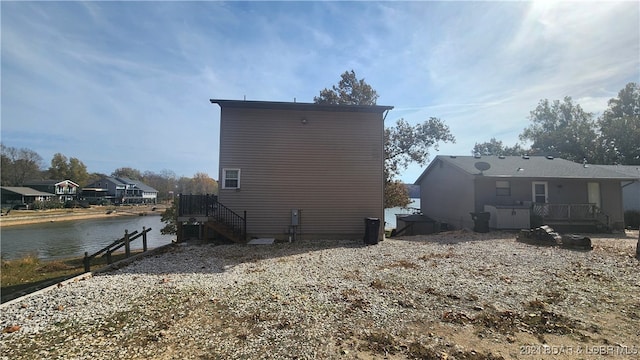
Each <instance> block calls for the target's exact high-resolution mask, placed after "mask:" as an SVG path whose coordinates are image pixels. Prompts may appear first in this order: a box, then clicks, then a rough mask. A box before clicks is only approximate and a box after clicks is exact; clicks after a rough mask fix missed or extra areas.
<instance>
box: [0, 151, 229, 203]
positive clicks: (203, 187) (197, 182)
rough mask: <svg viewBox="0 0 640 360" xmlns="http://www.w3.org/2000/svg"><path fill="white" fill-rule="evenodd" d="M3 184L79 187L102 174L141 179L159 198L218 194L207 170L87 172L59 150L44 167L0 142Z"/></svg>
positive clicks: (31, 154) (30, 154)
mask: <svg viewBox="0 0 640 360" xmlns="http://www.w3.org/2000/svg"><path fill="white" fill-rule="evenodd" d="M0 157H1V161H2V162H1V166H2V172H0V182H1V184H2V186H22V185H23V184H24V183H25V182H27V181H33V180H66V179H68V180H71V181H73V182H75V183H77V184H78V185H80V187H86V186H87V185H89V184H91V183H93V182H95V181H98V180H100V179H101V178H103V177H107V176H111V177H126V178H129V179H132V180H137V181H140V182H142V183H144V184H146V185H148V186H151V187H152V188H154V189H156V190H158V200H161V201H162V200H170V199H172V198H173V197H174V196H176V195H177V194H179V193H183V194H217V193H218V182H217V181H216V180H214V179H212V178H210V177H209V175H207V174H206V173H203V172H198V173H196V174H195V175H194V176H193V177H191V178H189V177H184V176H182V177H178V176H177V175H176V173H175V172H173V171H171V170H162V171H160V172H159V173H156V172H153V171H144V172H142V171H140V170H138V169H134V168H130V167H121V168H118V169H115V170H114V171H113V172H112V173H111V174H109V175H107V174H103V173H95V172H94V173H89V172H88V171H87V167H86V165H85V164H84V163H83V162H82V161H80V160H79V159H77V158H74V157H71V158H67V157H66V156H64V155H63V154H61V153H56V154H54V155H53V157H52V159H51V162H50V166H49V167H46V166H45V163H44V160H43V158H42V157H41V156H40V155H39V154H38V153H37V152H35V151H33V150H31V149H27V148H21V149H17V148H14V147H9V146H5V145H4V144H0Z"/></svg>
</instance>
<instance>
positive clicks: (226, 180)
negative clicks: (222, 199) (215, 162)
mask: <svg viewBox="0 0 640 360" xmlns="http://www.w3.org/2000/svg"><path fill="white" fill-rule="evenodd" d="M222 188H223V189H240V169H222Z"/></svg>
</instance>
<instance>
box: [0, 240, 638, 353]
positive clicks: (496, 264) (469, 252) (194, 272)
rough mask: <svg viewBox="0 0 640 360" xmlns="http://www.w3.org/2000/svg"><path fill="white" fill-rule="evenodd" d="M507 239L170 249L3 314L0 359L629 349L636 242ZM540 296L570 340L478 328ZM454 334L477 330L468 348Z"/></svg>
mask: <svg viewBox="0 0 640 360" xmlns="http://www.w3.org/2000/svg"><path fill="white" fill-rule="evenodd" d="M514 238H515V236H514V234H510V233H490V234H475V233H468V232H452V233H446V234H442V235H437V236H423V237H411V238H404V239H387V240H385V241H383V242H381V243H379V244H378V245H374V246H363V245H361V244H360V243H356V242H353V241H327V242H316V243H294V244H288V243H285V244H274V245H254V246H248V245H226V246H213V245H177V246H175V247H174V248H173V249H171V250H170V251H168V252H166V253H164V254H159V255H156V256H152V257H148V258H144V259H141V260H139V261H136V262H134V263H132V264H130V265H128V266H126V267H123V268H121V269H118V270H115V271H112V272H109V273H104V274H96V275H94V276H93V277H89V278H87V279H84V280H78V281H73V282H70V283H68V284H66V285H64V286H62V287H58V288H55V289H53V290H50V291H46V292H43V293H39V294H36V295H33V296H28V297H25V298H22V299H20V300H19V301H16V302H12V303H11V304H8V305H7V304H4V305H2V307H1V310H2V314H1V315H0V327H2V328H3V329H5V331H4V332H3V333H2V334H1V339H2V342H1V343H0V358H2V359H33V358H43V359H113V358H121V359H147V358H154V359H209V358H225V359H231V358H233V359H235V358H247V359H256V358H265V359H266V358H301V359H313V358H322V359H327V358H329V359H330V358H368V357H369V358H370V357H374V358H375V357H380V358H383V357H385V356H391V358H416V357H423V358H427V355H428V354H432V353H433V354H436V355H438V354H439V355H440V356H442V355H443V354H444V355H446V356H448V358H456V356H457V358H465V356H467V355H468V354H476V355H478V354H480V355H482V354H484V355H482V356H485V357H477V358H492V357H491V356H495V357H493V358H500V357H503V358H522V356H520V357H518V348H519V346H523V345H524V344H530V343H531V342H532V341H544V340H545V338H544V336H547V339H552V340H555V339H556V338H555V337H554V336H560V335H562V336H568V337H567V338H566V342H567V343H570V344H574V343H575V344H585V341H586V340H585V338H587V339H588V341H587V342H586V343H588V344H593V345H596V344H600V343H602V342H605V341H606V342H608V343H609V344H616V346H619V347H627V346H638V342H637V339H638V336H640V330H638V329H640V307H639V305H640V292H639V291H638V290H639V289H640V280H639V278H640V277H639V276H638V270H639V266H638V260H636V259H634V258H633V257H631V256H630V254H631V253H633V252H634V251H635V248H632V246H633V245H635V241H633V240H632V239H631V240H630V239H622V240H620V239H617V240H616V239H604V240H602V242H601V243H598V242H596V245H597V246H596V250H594V251H589V252H586V251H572V250H567V249H559V248H551V247H535V246H531V245H526V244H522V243H518V242H515V241H514ZM598 244H604V245H603V246H599V245H598ZM538 300H539V301H541V302H542V303H543V304H544V305H542V306H543V307H544V309H545V310H544V311H546V312H547V313H553V314H557V315H561V316H562V317H563V318H566V319H570V320H571V324H573V325H572V326H573V328H572V329H573V331H572V333H571V334H569V335H566V334H561V333H558V334H550V335H541V334H533V333H532V332H531V331H530V329H531V328H524V329H520V330H515V331H511V332H508V331H507V332H504V331H498V330H499V329H493V330H492V331H489V330H486V329H479V328H478V326H479V324H478V322H477V321H474V320H473V319H479V318H480V317H479V314H485V313H486V314H496V313H497V314H504V313H505V312H506V311H508V312H510V313H515V314H525V315H523V316H526V314H528V313H529V312H531V309H530V306H531V304H532V303H533V302H536V301H538ZM545 314H546V313H545ZM611 314H622V315H620V316H621V318H625V319H626V320H625V321H614V320H612V319H611V318H610V316H614V315H611ZM529 316H540V314H537V315H536V314H530V315H529ZM443 324H444V325H443ZM612 324H615V325H612ZM436 325H437V326H436ZM12 327H13V328H12ZM17 327H19V329H18V330H17V331H13V332H11V331H12V330H16V329H17ZM490 330H491V329H490ZM440 331H444V332H443V333H440ZM447 331H450V332H447ZM459 331H475V332H474V333H473V334H474V338H475V340H474V341H476V342H471V340H469V342H466V340H465V339H459V338H456V337H455V336H456V332H459ZM487 334H488V335H487ZM536 336H537V338H536ZM559 338H560V339H562V337H559ZM536 339H538V340H536ZM580 339H582V340H580ZM497 343H504V344H507V345H501V346H497V347H495V348H493V347H492V346H493V345H491V344H497ZM472 346H473V347H474V348H471V347H472ZM490 351H491V352H490ZM465 354H466V355H465ZM490 354H491V355H490ZM480 355H478V356H480Z"/></svg>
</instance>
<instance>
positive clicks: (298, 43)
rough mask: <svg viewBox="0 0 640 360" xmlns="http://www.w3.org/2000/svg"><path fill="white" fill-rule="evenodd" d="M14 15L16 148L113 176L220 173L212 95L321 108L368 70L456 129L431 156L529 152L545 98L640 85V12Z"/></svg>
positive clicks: (104, 9) (469, 8)
mask: <svg viewBox="0 0 640 360" xmlns="http://www.w3.org/2000/svg"><path fill="white" fill-rule="evenodd" d="M1 16H2V23H1V27H2V29H1V30H2V69H1V74H0V76H1V81H2V93H1V101H2V103H1V105H2V107H1V116H2V117H1V121H2V123H1V129H2V143H3V144H4V145H6V146H11V147H16V148H23V147H25V148H28V149H31V150H34V151H36V152H37V153H38V154H40V155H41V156H42V157H43V160H44V162H45V165H46V166H47V167H48V165H49V163H50V161H51V158H52V156H53V154H55V153H62V154H63V155H65V156H67V157H76V158H78V159H80V160H81V161H82V162H83V163H84V164H85V165H86V166H87V170H88V171H89V172H101V173H106V174H110V173H111V172H112V171H113V170H115V169H116V168H119V167H132V168H136V169H138V170H140V171H143V172H144V171H153V172H161V171H162V170H172V171H174V172H175V173H176V174H177V175H178V176H188V177H191V176H193V175H194V174H195V173H197V172H204V173H207V174H209V176H211V177H212V178H214V179H218V145H219V116H220V111H219V108H218V107H217V106H216V105H212V104H210V103H209V99H211V98H218V99H243V98H244V97H245V96H246V99H247V100H267V101H293V99H294V98H295V99H296V100H297V101H298V102H312V101H313V97H314V96H316V95H318V93H319V92H320V90H321V89H324V88H326V87H331V86H332V85H334V84H336V83H337V82H338V81H339V80H340V74H342V73H343V72H344V71H346V70H351V69H353V70H355V72H356V74H357V76H358V77H359V78H364V79H365V81H366V82H367V83H369V84H370V85H372V86H373V88H374V89H376V90H377V92H378V94H379V95H380V97H379V99H378V104H380V105H392V106H394V107H395V109H394V110H392V111H391V112H390V113H389V114H388V116H387V120H386V125H387V126H392V125H393V124H394V123H395V121H396V120H397V119H399V118H404V119H405V120H407V121H409V122H410V123H413V124H415V123H419V122H422V121H424V120H426V119H427V118H429V117H431V116H434V117H438V118H441V119H442V120H443V121H444V122H445V123H446V124H448V125H449V126H450V128H451V131H452V133H453V134H454V136H455V137H456V139H457V142H456V143H455V144H443V145H441V146H440V150H439V151H438V152H436V151H432V153H431V158H433V157H434V156H435V155H438V154H447V155H448V154H452V155H469V154H470V152H471V149H472V148H473V146H474V144H475V143H476V142H485V141H488V140H489V139H491V138H492V137H495V138H497V139H499V140H502V141H503V142H504V143H505V145H509V146H512V145H513V144H515V143H516V142H517V141H518V135H519V134H520V133H521V132H522V130H523V129H524V128H525V127H527V126H528V123H529V120H528V116H529V112H530V111H531V110H533V109H535V107H536V105H537V104H538V102H539V101H540V100H541V99H550V100H555V99H562V98H563V97H564V96H571V97H573V99H574V101H575V102H576V103H578V104H580V105H581V106H582V107H583V108H584V109H586V110H587V111H591V112H594V113H596V114H600V113H601V112H602V111H603V110H604V109H606V106H607V101H608V100H609V99H610V98H612V97H615V96H616V95H617V93H618V91H620V90H621V89H622V88H623V87H624V86H625V84H626V83H628V82H631V81H636V82H638V81H640V5H638V3H637V2H633V1H632V2H555V1H535V2H479V1H476V2H207V1H201V2H53V3H49V2H6V1H2V3H1ZM328 161H330V160H328ZM422 169H423V167H420V166H417V165H416V166H411V167H410V168H409V169H408V170H407V171H406V172H405V173H404V174H403V176H402V178H401V180H403V181H406V182H410V183H412V182H414V181H415V180H416V178H417V177H418V176H419V175H420V173H421V172H422Z"/></svg>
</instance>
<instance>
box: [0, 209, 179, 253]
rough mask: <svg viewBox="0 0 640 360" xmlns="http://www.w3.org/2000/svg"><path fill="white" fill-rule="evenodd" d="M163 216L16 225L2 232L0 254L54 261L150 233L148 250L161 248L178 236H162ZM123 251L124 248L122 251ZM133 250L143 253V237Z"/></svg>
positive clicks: (4, 228) (0, 231) (0, 230)
mask: <svg viewBox="0 0 640 360" xmlns="http://www.w3.org/2000/svg"><path fill="white" fill-rule="evenodd" d="M160 218H161V217H160V216H157V215H153V216H131V217H128V216H127V217H117V218H109V219H87V220H72V221H60V222H52V223H41V224H29V225H15V226H8V227H2V228H0V253H1V254H2V259H6V260H9V259H16V258H20V257H23V256H25V255H29V254H34V255H37V256H38V257H39V258H40V259H44V260H51V259H61V258H69V257H76V256H84V252H85V251H87V252H89V254H93V253H95V252H96V251H98V250H100V249H102V248H104V247H105V246H107V245H109V244H110V243H112V242H113V241H115V240H117V239H120V238H122V237H123V236H124V231H125V229H126V230H128V231H129V233H131V232H134V231H136V230H137V231H138V232H141V231H142V227H143V226H145V227H146V228H147V229H149V228H151V231H149V232H148V233H147V246H148V247H149V248H154V247H159V246H162V245H166V244H169V243H171V241H172V240H173V239H175V235H162V234H160V229H161V228H163V227H164V225H165V224H164V223H163V222H162V221H160ZM123 249H124V248H123ZM131 249H142V237H139V238H138V239H136V240H134V241H133V242H131Z"/></svg>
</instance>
